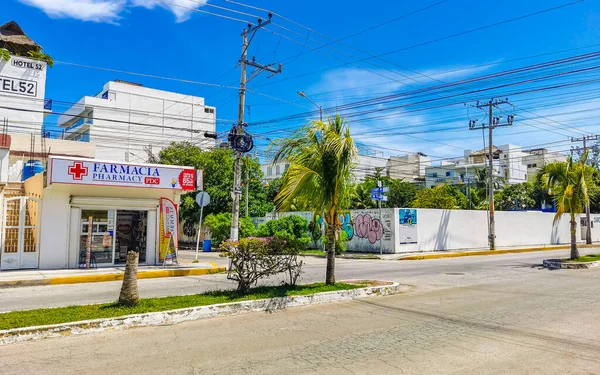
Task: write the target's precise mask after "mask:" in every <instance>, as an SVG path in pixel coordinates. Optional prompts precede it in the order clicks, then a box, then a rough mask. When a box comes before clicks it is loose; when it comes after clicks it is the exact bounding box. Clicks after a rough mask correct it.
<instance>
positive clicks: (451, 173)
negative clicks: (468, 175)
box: [446, 171, 454, 177]
mask: <svg viewBox="0 0 600 375" xmlns="http://www.w3.org/2000/svg"><path fill="white" fill-rule="evenodd" d="M453 176H454V171H446V177H453Z"/></svg>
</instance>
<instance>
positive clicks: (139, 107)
mask: <svg viewBox="0 0 600 375" xmlns="http://www.w3.org/2000/svg"><path fill="white" fill-rule="evenodd" d="M58 125H59V126H60V127H62V128H63V129H64V135H63V138H64V139H68V140H74V141H82V142H90V141H91V142H94V143H96V157H97V158H100V159H107V160H114V161H123V162H129V161H132V162H144V161H148V160H153V159H155V158H156V156H157V155H158V153H159V152H160V151H161V150H162V149H163V148H165V147H167V146H168V145H169V144H170V143H171V142H179V141H185V140H187V141H190V142H192V143H194V144H196V145H198V146H200V147H202V148H212V147H214V145H215V141H214V139H211V138H207V137H206V136H205V132H208V133H212V134H214V133H215V129H216V109H215V108H214V107H210V106H207V105H206V104H205V102H204V98H201V97H197V96H191V95H183V94H177V93H173V92H168V91H162V90H156V89H151V88H146V87H142V86H141V85H139V84H133V83H128V82H122V81H111V82H108V83H106V84H105V85H104V87H103V88H102V90H101V91H100V92H99V93H98V94H97V95H96V96H85V97H83V98H82V99H80V100H79V102H78V103H77V104H75V105H74V106H73V107H72V108H70V109H69V110H68V111H66V112H65V114H63V115H62V116H60V118H59V120H58Z"/></svg>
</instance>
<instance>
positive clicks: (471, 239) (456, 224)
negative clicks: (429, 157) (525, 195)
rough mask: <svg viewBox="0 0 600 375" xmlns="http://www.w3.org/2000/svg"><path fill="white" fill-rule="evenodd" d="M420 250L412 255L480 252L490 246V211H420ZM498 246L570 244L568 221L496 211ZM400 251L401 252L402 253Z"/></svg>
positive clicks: (551, 217)
mask: <svg viewBox="0 0 600 375" xmlns="http://www.w3.org/2000/svg"><path fill="white" fill-rule="evenodd" d="M417 215H418V224H417V230H418V238H419V240H418V244H417V245H418V246H416V247H412V248H409V249H408V250H409V251H433V250H453V249H477V248H486V247H487V246H488V239H487V236H488V224H487V223H488V222H487V211H469V210H435V209H418V210H417ZM495 217H496V246H498V247H503V246H506V247H509V246H530V245H531V246H533V245H552V244H561V243H568V242H569V241H570V235H569V223H568V220H565V219H561V220H560V222H559V223H558V224H557V225H556V226H554V225H553V220H554V214H553V213H546V212H505V211H496V216H495ZM403 250H404V249H400V251H399V252H403Z"/></svg>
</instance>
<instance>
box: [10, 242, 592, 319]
mask: <svg viewBox="0 0 600 375" xmlns="http://www.w3.org/2000/svg"><path fill="white" fill-rule="evenodd" d="M598 251H599V250H598V249H585V250H583V251H582V253H584V254H585V253H589V252H598ZM567 253H568V251H567V250H557V251H545V252H534V253H521V254H507V255H493V256H478V257H464V258H449V259H435V260H423V261H379V260H357V259H337V261H336V265H337V277H338V280H344V279H357V278H358V279H364V278H370V279H379V280H391V281H398V282H401V283H405V284H416V285H419V287H420V288H422V289H437V288H446V287H452V286H466V285H473V284H479V283H481V282H487V283H493V282H496V281H503V280H506V279H507V278H509V279H510V277H519V276H520V274H521V273H522V271H523V270H527V269H528V268H530V267H535V266H536V265H539V264H541V262H542V260H543V259H546V258H552V257H554V258H556V257H564V256H566V255H567ZM204 257H205V258H203V259H202V260H203V261H205V260H206V259H209V260H211V261H215V262H221V263H222V262H225V260H223V259H219V258H218V256H217V255H216V254H213V253H209V254H204ZM304 261H305V262H306V267H305V273H304V275H303V279H302V282H307V283H308V282H316V281H323V280H324V272H325V259H322V258H315V257H305V258H304ZM539 272H542V273H543V272H552V271H547V270H544V271H539ZM271 282H272V283H277V282H278V279H274V280H272V281H271ZM234 287H235V284H234V283H233V282H231V281H229V280H227V278H226V277H225V275H223V274H219V275H208V276H196V277H174V278H160V279H145V280H140V282H139V289H140V295H141V296H142V297H161V296H168V295H184V294H194V293H201V292H205V291H208V290H216V289H230V288H234ZM120 288H121V282H120V281H115V282H104V283H90V284H73V285H49V286H38V287H27V288H11V289H0V301H1V303H0V311H14V310H23V309H32V308H40V307H56V306H68V305H76V304H90V303H103V302H112V301H115V300H116V299H117V297H118V294H119V290H120Z"/></svg>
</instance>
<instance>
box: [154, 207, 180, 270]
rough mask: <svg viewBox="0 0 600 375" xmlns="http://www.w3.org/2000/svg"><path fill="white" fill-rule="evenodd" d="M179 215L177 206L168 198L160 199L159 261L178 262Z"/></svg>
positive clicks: (164, 262)
mask: <svg viewBox="0 0 600 375" xmlns="http://www.w3.org/2000/svg"><path fill="white" fill-rule="evenodd" d="M178 227H179V215H178V214H177V206H176V205H175V203H173V201H171V200H170V199H167V198H161V199H160V233H159V244H160V250H159V262H160V263H163V264H171V263H173V262H177V247H178V238H177V236H178V233H179V232H178V231H179V228H178Z"/></svg>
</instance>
